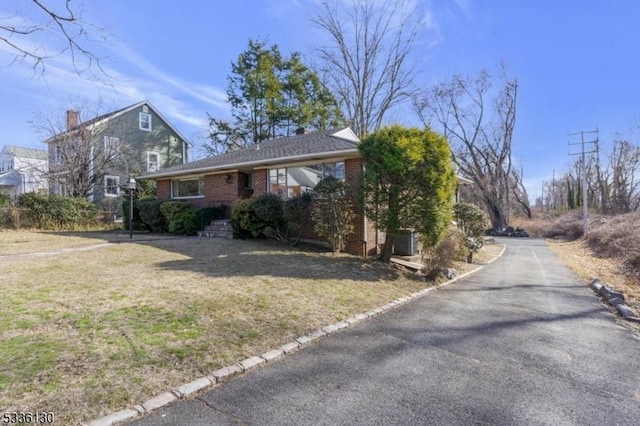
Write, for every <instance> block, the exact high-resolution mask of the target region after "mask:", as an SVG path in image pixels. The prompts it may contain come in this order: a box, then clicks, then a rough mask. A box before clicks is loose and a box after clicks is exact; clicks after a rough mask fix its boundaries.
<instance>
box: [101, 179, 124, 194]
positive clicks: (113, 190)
mask: <svg viewBox="0 0 640 426" xmlns="http://www.w3.org/2000/svg"><path fill="white" fill-rule="evenodd" d="M104 195H105V197H117V196H118V195H120V177H119V176H105V177H104Z"/></svg>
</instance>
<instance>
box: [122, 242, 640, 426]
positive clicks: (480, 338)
mask: <svg viewBox="0 0 640 426" xmlns="http://www.w3.org/2000/svg"><path fill="white" fill-rule="evenodd" d="M504 242H505V243H506V244H507V250H506V252H505V254H504V255H503V256H502V258H500V259H499V260H497V261H496V262H494V263H493V264H491V265H488V266H487V267H485V268H484V269H483V270H482V271H480V272H479V273H477V274H474V275H472V276H470V277H468V278H465V279H462V280H460V281H458V282H457V283H454V284H452V285H450V286H448V287H445V288H442V289H440V290H438V291H435V292H431V293H429V294H428V295H427V296H426V297H424V298H422V299H419V300H416V301H413V302H411V303H408V304H406V305H403V306H401V307H399V308H397V309H394V310H392V311H390V312H388V313H386V314H383V315H380V316H378V317H375V318H374V319H371V320H369V321H366V322H363V323H359V324H358V325H355V326H352V327H350V328H348V329H346V330H344V331H341V332H338V333H335V334H333V335H331V336H329V337H327V338H325V339H323V340H320V341H319V342H318V343H317V344H314V345H312V346H309V347H307V348H305V349H304V350H302V351H299V352H297V353H294V354H292V355H289V356H287V357H285V358H284V359H282V360H280V361H277V362H274V363H269V364H267V365H266V366H265V367H264V368H260V369H257V370H253V371H252V372H250V373H249V374H246V375H244V376H242V377H239V378H237V379H236V380H233V381H232V382H230V383H228V384H225V385H223V386H221V387H218V388H215V389H213V390H211V391H208V392H206V393H203V394H201V395H200V396H198V397H197V398H192V399H189V400H183V401H179V402H177V403H174V404H172V405H169V406H167V407H164V408H162V409H160V410H158V411H156V412H153V413H152V414H150V415H148V416H147V417H144V418H142V419H139V420H138V421H136V422H134V424H136V425H140V426H142V425H178V424H189V425H196V426H197V425H217V424H220V425H227V424H250V425H276V424H277V425H282V424H291V425H301V424H325V425H336V424H343V425H358V424H361V425H371V424H381V425H388V424H394V425H416V424H447V425H449V424H505V425H507V424H508V425H513V424H549V425H551V424H553V425H559V424H576V425H578V424H579V425H602V424H621V425H626V424H628V425H637V424H639V423H640V340H639V339H638V337H637V335H636V334H634V333H633V332H631V331H629V330H628V329H626V328H624V327H622V326H621V325H620V324H619V323H618V320H617V319H616V317H615V316H614V315H613V314H611V313H610V312H609V311H608V310H607V309H606V308H605V307H604V305H602V304H601V303H600V301H599V300H598V299H597V298H596V296H594V295H593V293H592V292H591V291H590V290H589V289H588V288H587V287H586V286H585V285H583V284H582V283H581V282H580V281H579V280H578V278H577V277H576V276H575V275H574V274H573V273H571V272H570V271H569V270H568V269H567V268H566V267H565V266H564V265H563V264H562V263H561V262H560V261H559V260H558V259H557V258H556V257H555V255H554V254H553V253H552V252H551V251H550V250H549V249H548V248H547V247H546V245H545V243H544V242H543V241H540V240H533V239H510V240H504Z"/></svg>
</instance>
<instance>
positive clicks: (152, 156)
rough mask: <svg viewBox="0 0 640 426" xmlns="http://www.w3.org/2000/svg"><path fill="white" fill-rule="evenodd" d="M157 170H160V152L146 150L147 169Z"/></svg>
mask: <svg viewBox="0 0 640 426" xmlns="http://www.w3.org/2000/svg"><path fill="white" fill-rule="evenodd" d="M158 170H160V154H158V153H157V152H147V171H148V172H156V171H158Z"/></svg>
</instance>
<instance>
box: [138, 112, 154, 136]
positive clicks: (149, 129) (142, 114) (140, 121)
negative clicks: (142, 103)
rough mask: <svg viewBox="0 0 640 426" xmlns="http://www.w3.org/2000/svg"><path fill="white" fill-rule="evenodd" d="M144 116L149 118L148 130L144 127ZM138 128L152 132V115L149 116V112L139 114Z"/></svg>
mask: <svg viewBox="0 0 640 426" xmlns="http://www.w3.org/2000/svg"><path fill="white" fill-rule="evenodd" d="M144 116H147V117H149V128H148V129H147V128H145V127H142V117H144ZM138 127H139V128H140V130H144V131H145V132H150V131H151V127H152V124H151V114H149V113H148V112H141V113H139V114H138Z"/></svg>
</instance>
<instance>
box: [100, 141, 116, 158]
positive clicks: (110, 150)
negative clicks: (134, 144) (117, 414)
mask: <svg viewBox="0 0 640 426" xmlns="http://www.w3.org/2000/svg"><path fill="white" fill-rule="evenodd" d="M102 140H103V144H104V153H105V155H106V156H107V157H117V156H118V154H120V138H117V137H115V136H104V137H103V138H102Z"/></svg>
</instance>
